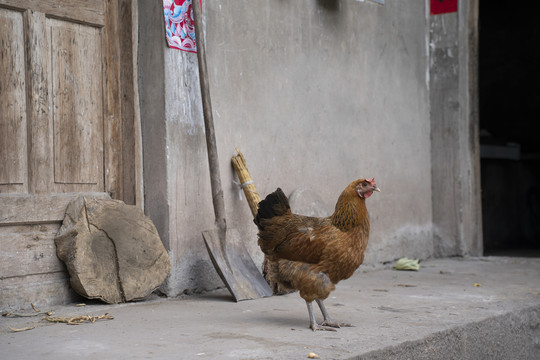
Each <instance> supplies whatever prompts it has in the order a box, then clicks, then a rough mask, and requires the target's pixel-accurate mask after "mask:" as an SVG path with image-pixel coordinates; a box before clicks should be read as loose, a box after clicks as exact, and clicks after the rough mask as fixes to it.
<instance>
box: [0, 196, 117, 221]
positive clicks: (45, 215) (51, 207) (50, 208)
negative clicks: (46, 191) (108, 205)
mask: <svg viewBox="0 0 540 360" xmlns="http://www.w3.org/2000/svg"><path fill="white" fill-rule="evenodd" d="M79 195H82V196H86V197H93V198H99V199H109V196H108V194H105V193H71V194H52V195H42V196H39V195H38V196H33V195H10V196H2V197H0V203H1V205H2V206H0V227H1V226H5V225H17V224H41V223H51V222H61V221H62V220H63V219H64V215H65V212H66V207H67V205H68V203H69V202H70V201H71V200H73V199H74V198H75V197H77V196H79Z"/></svg>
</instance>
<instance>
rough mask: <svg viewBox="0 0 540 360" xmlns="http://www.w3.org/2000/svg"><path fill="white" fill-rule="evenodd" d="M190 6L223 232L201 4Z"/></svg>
mask: <svg viewBox="0 0 540 360" xmlns="http://www.w3.org/2000/svg"><path fill="white" fill-rule="evenodd" d="M192 6H193V18H194V22H195V40H196V42H197V59H198V62H199V80H200V83H201V97H202V105H203V117H204V130H205V133H206V148H207V150H208V167H209V169H210V185H211V187H212V202H213V203H214V215H215V216H216V226H217V227H218V228H219V229H220V230H224V229H226V226H227V225H226V221H225V201H224V199H223V189H222V188H221V177H220V172H219V159H218V153H217V146H216V133H215V131H214V118H213V117H212V104H211V102H210V84H209V82H208V70H207V68H206V47H205V44H204V33H203V24H202V16H201V3H200V1H199V0H193V2H192Z"/></svg>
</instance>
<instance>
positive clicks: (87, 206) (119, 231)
mask: <svg viewBox="0 0 540 360" xmlns="http://www.w3.org/2000/svg"><path fill="white" fill-rule="evenodd" d="M55 243H56V248H57V255H58V257H59V258H60V259H61V260H62V261H63V262H64V263H65V264H66V266H67V269H68V272H69V275H70V282H71V286H72V287H73V289H74V290H75V291H76V292H77V293H79V294H80V295H82V296H84V297H87V298H90V299H101V300H103V301H104V302H107V303H120V302H126V301H131V300H138V299H142V298H144V297H146V296H148V295H149V294H150V293H152V292H153V291H154V290H156V289H157V288H158V287H159V286H160V285H161V284H162V283H163V281H164V280H165V278H166V277H167V274H168V273H169V271H170V269H171V263H170V260H169V257H168V254H167V251H166V250H165V247H164V246H163V243H162V242H161V240H160V238H159V235H158V233H157V230H156V227H155V226H154V224H153V223H152V220H150V218H148V217H147V216H145V215H144V214H143V212H142V211H141V210H140V209H139V208H137V207H136V206H131V205H126V204H124V203H123V202H121V201H117V200H102V199H90V198H85V197H82V196H80V197H78V198H76V199H74V200H73V201H71V202H70V203H69V205H68V207H67V209H66V216H65V218H64V222H63V224H62V227H61V228H60V230H59V231H58V234H57V236H56V238H55Z"/></svg>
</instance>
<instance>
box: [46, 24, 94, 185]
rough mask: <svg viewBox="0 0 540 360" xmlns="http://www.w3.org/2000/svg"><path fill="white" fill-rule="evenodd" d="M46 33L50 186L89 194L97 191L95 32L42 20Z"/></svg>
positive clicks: (89, 28) (87, 28)
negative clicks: (85, 187)
mask: <svg viewBox="0 0 540 360" xmlns="http://www.w3.org/2000/svg"><path fill="white" fill-rule="evenodd" d="M47 28H48V29H50V31H47V33H48V34H50V39H49V42H50V44H51V50H52V54H51V59H52V61H51V65H52V66H51V82H52V94H53V98H52V106H53V116H52V121H53V129H54V132H53V144H54V146H53V148H54V166H53V168H54V182H55V183H56V184H94V185H96V186H95V188H93V189H92V190H93V191H103V189H104V186H103V107H102V98H103V84H102V74H101V71H100V70H101V61H102V59H101V30H100V29H97V28H93V27H89V26H86V25H81V24H73V23H68V22H66V21H60V20H55V19H47ZM55 190H56V189H55ZM58 190H59V191H61V190H62V189H58Z"/></svg>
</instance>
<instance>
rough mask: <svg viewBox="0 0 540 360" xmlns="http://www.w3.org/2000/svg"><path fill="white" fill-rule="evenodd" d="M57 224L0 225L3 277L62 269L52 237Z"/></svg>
mask: <svg viewBox="0 0 540 360" xmlns="http://www.w3.org/2000/svg"><path fill="white" fill-rule="evenodd" d="M59 228H60V223H53V224H39V225H22V226H2V227H0V244H2V251H1V252H0V274H1V275H0V276H1V277H2V278H3V279H6V278H9V277H16V276H26V275H32V274H44V273H50V272H61V271H64V270H65V268H64V265H63V263H62V262H61V261H60V260H59V259H58V257H57V256H56V245H55V244H54V237H55V236H56V233H57V232H58V229H59Z"/></svg>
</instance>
